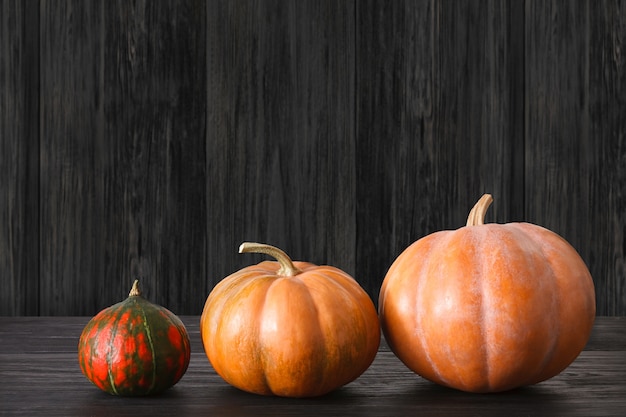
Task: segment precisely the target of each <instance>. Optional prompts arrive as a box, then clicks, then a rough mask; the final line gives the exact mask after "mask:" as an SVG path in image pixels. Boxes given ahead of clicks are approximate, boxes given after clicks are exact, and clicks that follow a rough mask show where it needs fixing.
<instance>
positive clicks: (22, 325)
mask: <svg viewBox="0 0 626 417" xmlns="http://www.w3.org/2000/svg"><path fill="white" fill-rule="evenodd" d="M181 318H182V320H183V322H184V323H185V325H186V326H187V329H188V331H189V333H190V337H191V343H192V355H191V363H190V365H189V369H188V370H187V373H186V374H185V376H184V377H183V378H182V379H181V381H180V382H179V383H178V384H177V385H175V386H174V387H173V388H171V389H170V390H168V391H166V392H165V393H164V394H162V395H160V396H157V397H144V398H120V397H115V396H112V395H109V394H106V393H104V392H101V391H100V390H98V389H97V388H96V387H95V386H93V385H92V384H91V383H90V382H89V381H88V380H87V379H86V378H85V377H84V376H83V375H82V373H81V371H80V368H79V367H78V361H77V358H76V345H77V342H78V337H79V335H80V333H81V330H82V328H83V326H84V325H85V324H86V323H87V321H88V319H89V318H88V317H0V381H1V382H0V415H2V416H13V415H24V416H35V415H45V416H143V415H151V416H177V417H182V416H209V415H211V416H220V415H227V416H248V415H250V416H260V415H273V416H296V415H298V416H299V415H327V416H335V415H340V416H363V417H365V416H402V415H412V416H415V415H420V416H431V415H433V416H506V417H512V416H585V417H590V416H626V317H621V318H619V317H611V318H609V317H599V318H597V320H596V325H595V327H594V331H593V334H592V337H591V339H590V341H589V343H588V344H587V347H586V348H585V350H584V351H583V352H582V353H581V355H580V356H579V357H578V359H577V360H576V361H575V362H574V363H573V364H572V365H570V367H569V368H567V369H566V370H565V371H564V372H562V373H561V374H560V375H558V376H556V377H554V378H552V379H551V380H548V381H546V382H543V383H541V384H538V385H535V386H531V387H524V388H520V389H517V390H514V391H510V392H506V393H500V394H468V393H463V392H459V391H455V390H451V389H447V388H443V387H440V386H437V385H434V384H432V383H430V382H428V381H425V380H424V379H422V378H420V377H418V376H417V375H415V374H413V373H412V372H410V371H409V370H407V369H406V368H405V367H404V365H403V364H402V363H401V362H400V361H399V360H398V359H397V358H396V357H395V356H394V355H393V354H392V353H391V352H390V351H389V348H388V347H387V346H386V345H385V344H384V343H383V344H382V345H381V348H380V350H379V353H378V356H377V357H376V360H375V361H374V363H373V364H372V366H371V367H370V369H369V370H368V371H366V372H365V373H364V374H363V375H362V376H361V377H360V378H359V379H357V380H356V381H354V382H352V383H350V384H348V385H346V386H345V387H343V388H340V389H338V390H337V391H335V392H333V393H331V394H329V395H326V396H324V397H320V398H315V399H286V398H274V397H263V396H258V395H253V394H248V393H245V392H242V391H239V390H237V389H235V388H233V387H231V386H229V385H228V384H226V383H225V382H224V381H223V380H222V379H221V378H220V377H219V376H218V375H217V374H216V373H215V371H213V369H212V367H211V365H210V364H209V362H208V360H207V359H206V356H205V355H204V352H203V350H202V345H201V342H200V334H199V329H198V327H199V318H198V317H192V316H183V317H181Z"/></svg>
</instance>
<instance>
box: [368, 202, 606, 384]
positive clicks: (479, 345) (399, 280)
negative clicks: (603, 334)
mask: <svg viewBox="0 0 626 417" xmlns="http://www.w3.org/2000/svg"><path fill="white" fill-rule="evenodd" d="M491 202H492V198H491V196H490V195H488V194H486V195H484V196H483V198H481V199H480V200H479V202H478V203H477V204H476V206H475V207H474V209H473V210H472V211H471V212H470V215H469V218H468V222H467V225H466V227H461V228H460V229H457V230H447V231H440V232H436V233H433V234H430V235H428V236H426V237H424V238H422V239H419V240H418V241H417V242H415V243H413V244H412V245H411V246H409V247H408V248H407V249H406V250H405V251H404V252H403V253H402V254H400V256H398V258H397V259H396V260H395V261H394V262H393V264H392V265H391V267H390V269H389V271H388V273H387V275H386V277H385V279H384V281H383V284H382V287H381V291H380V298H379V314H380V320H381V325H382V329H383V332H384V334H385V337H386V340H387V342H388V343H389V346H390V347H391V349H392V351H393V352H394V353H395V354H396V355H397V356H398V357H399V358H400V359H401V360H402V362H404V364H405V365H407V367H408V368H410V369H411V370H413V371H414V372H416V373H417V374H419V375H421V376H423V377H424V378H426V379H429V380H431V381H434V382H436V383H438V384H442V385H445V386H449V387H453V388H457V389H459V390H463V391H469V392H496V391H505V390H509V389H512V388H516V387H519V386H523V385H530V384H535V383H538V382H541V381H544V380H546V379H548V378H551V377H553V376H555V375H557V374H559V373H560V372H561V371H563V370H564V369H565V368H566V367H567V366H568V365H569V364H570V363H571V362H572V361H574V359H575V358H576V357H577V356H578V355H579V353H580V352H581V351H582V349H583V347H584V346H585V344H586V343H587V340H588V338H589V335H590V332H591V328H592V325H593V322H594V319H595V291H594V286H593V281H592V279H591V275H590V274H589V270H588V269H587V267H586V265H585V263H584V262H583V260H582V259H581V257H580V256H579V255H578V253H577V252H576V250H575V249H574V248H573V247H572V246H570V244H569V243H567V242H566V241H565V240H564V239H563V238H561V237H560V236H558V235H557V234H556V233H554V232H552V231H550V230H547V229H545V228H543V227H540V226H537V225H534V224H530V223H506V224H483V222H484V215H485V212H486V210H487V208H488V207H489V205H490V204H491Z"/></svg>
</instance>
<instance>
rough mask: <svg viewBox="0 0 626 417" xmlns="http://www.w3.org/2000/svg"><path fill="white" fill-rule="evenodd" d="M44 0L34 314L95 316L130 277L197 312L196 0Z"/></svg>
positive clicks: (200, 40) (200, 245)
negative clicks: (38, 274) (38, 282)
mask: <svg viewBox="0 0 626 417" xmlns="http://www.w3.org/2000/svg"><path fill="white" fill-rule="evenodd" d="M42 8H43V10H44V16H45V18H44V19H43V27H42V44H43V46H44V47H43V48H42V54H43V55H42V56H43V58H42V61H43V69H42V74H43V75H42V100H43V117H42V120H43V123H44V126H43V129H42V131H43V132H44V136H45V137H44V140H43V144H42V193H41V194H42V247H43V248H44V249H43V251H42V264H41V265H42V287H43V291H44V293H45V297H42V313H43V314H86V315H89V314H94V313H96V312H97V311H98V310H99V309H101V308H103V307H106V306H108V305H111V304H112V303H114V302H117V301H120V300H121V299H123V298H125V297H126V296H127V294H128V290H129V289H130V285H131V283H132V280H133V279H135V278H138V279H140V280H141V283H142V287H143V290H144V295H145V296H146V298H148V299H150V300H151V301H153V302H156V303H158V304H161V305H165V306H167V307H168V308H170V309H171V310H173V311H174V312H176V313H178V314H185V313H186V314H199V312H200V311H201V307H202V304H203V302H204V292H205V291H206V288H205V286H204V276H205V263H204V253H205V240H204V230H205V210H204V207H205V203H204V201H205V200H204V183H205V176H204V172H205V171H204V170H205V163H204V155H205V151H204V143H205V142H204V140H205V139H204V135H205V130H204V129H205V125H204V123H205V122H204V120H205V119H204V116H205V113H206V110H205V97H204V91H205V88H204V86H205V82H204V79H205V59H204V57H205V55H204V51H205V50H206V48H205V43H204V40H205V32H204V31H203V29H202V28H203V26H202V24H203V22H204V5H203V4H201V3H200V2H197V1H196V2H193V1H192V2H168V3H159V4H153V3H150V2H136V3H133V4H129V3H126V2H118V3H113V2H92V3H84V2H65V3H63V4H62V5H60V6H59V7H57V6H56V4H55V5H52V4H50V3H46V2H44V3H43V6H42Z"/></svg>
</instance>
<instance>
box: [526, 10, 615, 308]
mask: <svg viewBox="0 0 626 417" xmlns="http://www.w3.org/2000/svg"><path fill="white" fill-rule="evenodd" d="M620 9H621V10H620ZM526 11H527V15H526V22H527V24H526V28H527V30H526V84H525V90H526V91H525V97H526V126H525V132H526V137H525V143H526V145H525V146H526V158H525V160H526V163H525V184H524V187H525V195H526V196H525V212H526V218H527V220H528V221H531V222H533V223H537V224H540V225H542V226H545V227H547V228H549V229H551V230H553V231H555V232H556V233H558V234H560V235H561V236H563V237H564V238H565V239H567V240H568V241H569V242H570V243H571V244H572V245H573V246H574V247H575V248H576V249H577V250H578V251H579V252H580V254H581V256H582V258H583V259H584V260H585V261H586V263H587V265H588V266H589V269H590V271H591V273H592V276H593V277H594V279H595V284H596V289H597V308H598V312H599V314H612V315H623V314H624V313H625V312H626V309H625V307H626V303H624V300H626V290H625V289H624V284H623V282H624V260H625V257H626V251H625V248H626V245H625V243H624V242H625V241H624V235H625V230H626V229H625V227H626V226H625V224H626V223H625V219H624V209H625V208H626V204H625V202H626V200H625V199H624V197H623V194H624V192H623V188H624V187H623V186H624V183H625V181H624V178H625V177H624V161H626V148H625V147H624V144H623V138H624V134H625V131H626V129H625V127H626V124H625V122H624V117H623V116H624V114H626V113H625V111H626V107H625V104H624V96H625V94H626V92H625V89H624V86H625V85H626V84H624V63H625V62H626V61H625V59H624V56H623V52H622V45H623V42H624V40H625V39H626V26H625V24H624V22H625V18H626V14H625V10H624V8H623V7H620V6H619V5H618V4H617V3H614V2H585V1H577V2H568V1H555V2H545V3H537V2H527V3H526Z"/></svg>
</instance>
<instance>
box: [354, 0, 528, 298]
mask: <svg viewBox="0 0 626 417" xmlns="http://www.w3.org/2000/svg"><path fill="white" fill-rule="evenodd" d="M358 18H359V21H358V46H357V51H358V54H357V77H358V81H357V106H358V115H357V137H358V146H357V156H356V159H357V179H358V181H357V184H358V186H357V190H358V193H357V198H358V200H357V201H358V205H357V236H358V241H357V252H356V263H357V271H358V273H357V275H358V276H359V277H361V278H362V279H363V282H364V283H365V284H366V285H367V289H368V291H369V292H370V294H372V295H373V296H375V297H376V296H377V292H378V288H379V286H380V282H381V281H382V278H383V277H384V274H385V273H386V269H387V268H388V267H389V265H390V264H391V263H392V262H393V260H394V259H395V257H396V256H397V255H398V254H399V253H400V252H401V251H402V250H403V249H404V248H406V247H407V246H408V245H409V244H410V243H412V242H413V241H415V240H417V239H419V238H421V237H423V236H425V235H426V234H428V233H432V232H434V231H437V230H442V229H455V228H458V227H461V226H463V225H465V220H466V218H467V215H468V213H469V210H470V209H471V207H472V206H473V204H474V203H475V202H476V201H477V200H478V198H479V197H480V196H481V195H482V194H483V193H485V192H489V193H492V194H493V195H494V198H495V204H494V206H493V208H492V209H491V211H490V213H489V215H488V219H487V220H488V221H494V220H495V221H505V220H507V219H508V217H509V214H508V213H509V212H510V201H511V200H512V197H511V196H512V193H514V192H516V190H515V187H513V185H512V183H511V179H512V177H513V174H512V170H511V168H510V166H511V163H512V162H511V161H512V159H513V151H514V149H515V147H514V146H513V145H512V143H513V142H512V140H511V137H514V136H516V135H514V133H513V132H512V131H511V122H510V118H511V91H510V90H511V88H512V86H515V84H512V81H511V78H510V77H511V62H512V60H513V54H512V53H511V37H510V25H509V24H508V22H509V19H510V13H509V9H508V3H504V2H499V1H491V2H471V1H466V2H413V1H407V2H394V6H393V7H389V5H388V4H387V3H385V2H376V1H361V2H359V3H358Z"/></svg>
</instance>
